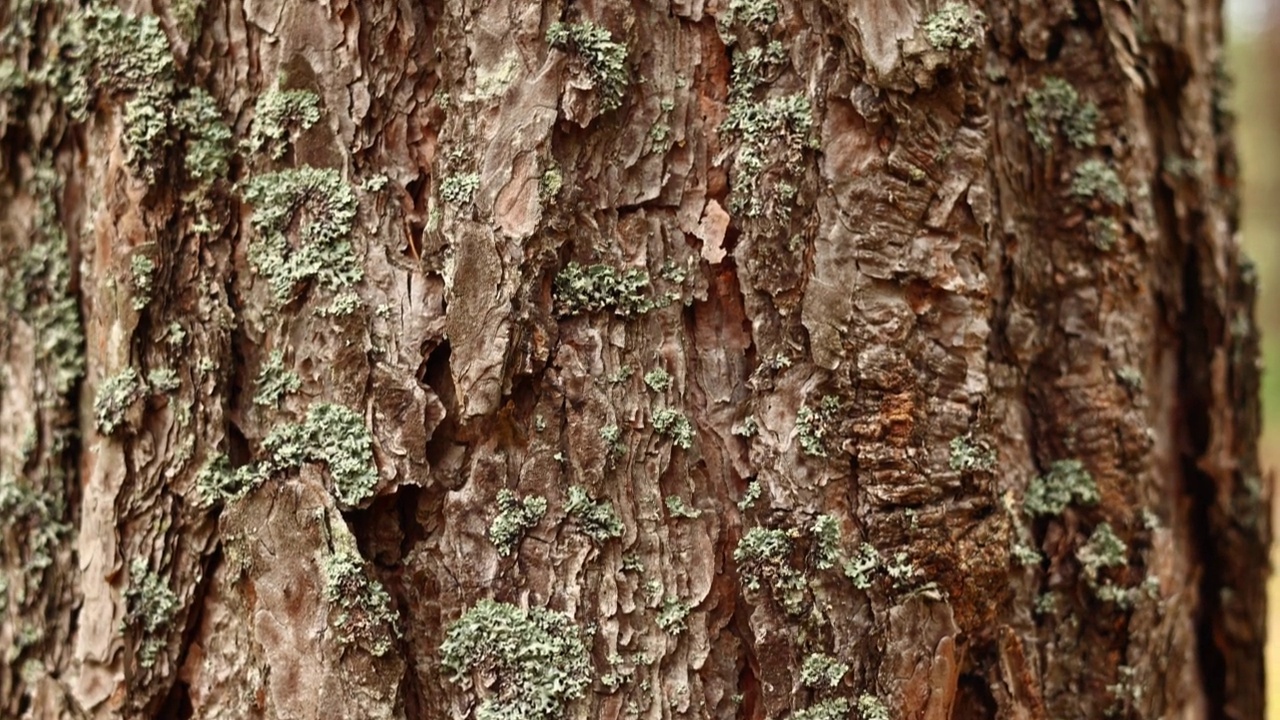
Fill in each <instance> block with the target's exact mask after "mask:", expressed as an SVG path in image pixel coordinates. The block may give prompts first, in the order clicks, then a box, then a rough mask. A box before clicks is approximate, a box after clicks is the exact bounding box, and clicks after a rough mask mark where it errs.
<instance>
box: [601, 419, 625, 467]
mask: <svg viewBox="0 0 1280 720" xmlns="http://www.w3.org/2000/svg"><path fill="white" fill-rule="evenodd" d="M600 439H601V440H604V444H605V447H606V448H607V452H608V455H609V460H610V461H613V460H616V459H617V458H620V457H622V456H623V455H626V454H627V446H626V444H625V443H623V442H622V429H621V428H619V427H618V426H617V425H605V426H604V427H602V428H600Z"/></svg>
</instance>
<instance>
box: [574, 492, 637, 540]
mask: <svg viewBox="0 0 1280 720" xmlns="http://www.w3.org/2000/svg"><path fill="white" fill-rule="evenodd" d="M564 511H565V512H566V513H568V514H569V516H570V517H572V518H573V519H574V521H576V522H577V523H578V527H580V528H581V529H582V532H584V533H586V534H587V536H588V537H590V538H591V539H593V540H595V541H596V542H604V541H605V540H608V539H609V538H616V537H622V531H623V527H622V521H621V520H619V519H618V515H617V513H615V512H614V511H613V505H611V504H609V503H608V502H605V501H600V502H597V501H595V500H593V499H591V496H590V495H588V494H587V491H586V489H584V488H583V487H582V486H581V485H574V486H572V487H570V488H569V501H568V502H567V503H565V506H564Z"/></svg>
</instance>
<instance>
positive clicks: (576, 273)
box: [555, 262, 654, 317]
mask: <svg viewBox="0 0 1280 720" xmlns="http://www.w3.org/2000/svg"><path fill="white" fill-rule="evenodd" d="M648 291H649V273H647V272H645V271H644V270H640V269H638V268H630V269H627V270H625V271H619V270H618V269H617V268H614V267H612V266H610V265H588V266H585V267H584V266H582V265H579V264H578V263H576V262H571V263H569V264H568V265H566V266H565V267H564V269H563V270H561V271H560V272H559V273H557V274H556V279H555V295H556V304H557V305H558V307H559V312H560V314H561V315H578V314H580V313H584V312H599V311H602V310H608V311H611V312H613V313H614V314H615V315H620V316H622V317H631V316H633V315H641V314H644V313H646V312H648V311H649V310H652V309H653V307H654V305H653V300H652V299H651V298H650V297H649V294H648Z"/></svg>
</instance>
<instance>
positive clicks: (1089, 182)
mask: <svg viewBox="0 0 1280 720" xmlns="http://www.w3.org/2000/svg"><path fill="white" fill-rule="evenodd" d="M1071 194H1072V195H1074V196H1076V197H1079V198H1093V197H1099V198H1101V199H1103V200H1106V201H1107V202H1109V203H1111V204H1113V205H1121V204H1123V203H1124V201H1125V198H1126V197H1127V196H1128V193H1127V192H1126V190H1125V187H1124V183H1123V182H1121V181H1120V176H1119V175H1117V174H1116V171H1115V170H1113V169H1112V168H1111V166H1110V165H1108V164H1107V163H1106V162H1105V161H1103V160H1099V159H1097V158H1090V159H1088V160H1085V161H1084V162H1082V163H1080V164H1079V165H1078V166H1076V171H1075V175H1074V177H1073V178H1072V180H1071Z"/></svg>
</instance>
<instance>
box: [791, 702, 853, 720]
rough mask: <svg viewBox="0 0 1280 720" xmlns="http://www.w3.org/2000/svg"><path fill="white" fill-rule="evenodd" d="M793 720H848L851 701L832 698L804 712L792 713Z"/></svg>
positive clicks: (811, 706)
mask: <svg viewBox="0 0 1280 720" xmlns="http://www.w3.org/2000/svg"><path fill="white" fill-rule="evenodd" d="M790 717H791V720H847V719H848V717H849V701H848V700H845V699H844V698H830V699H827V700H823V701H822V702H819V703H817V704H815V705H810V706H809V707H807V708H805V709H803V710H797V711H795V712H793V713H791V716H790Z"/></svg>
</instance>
